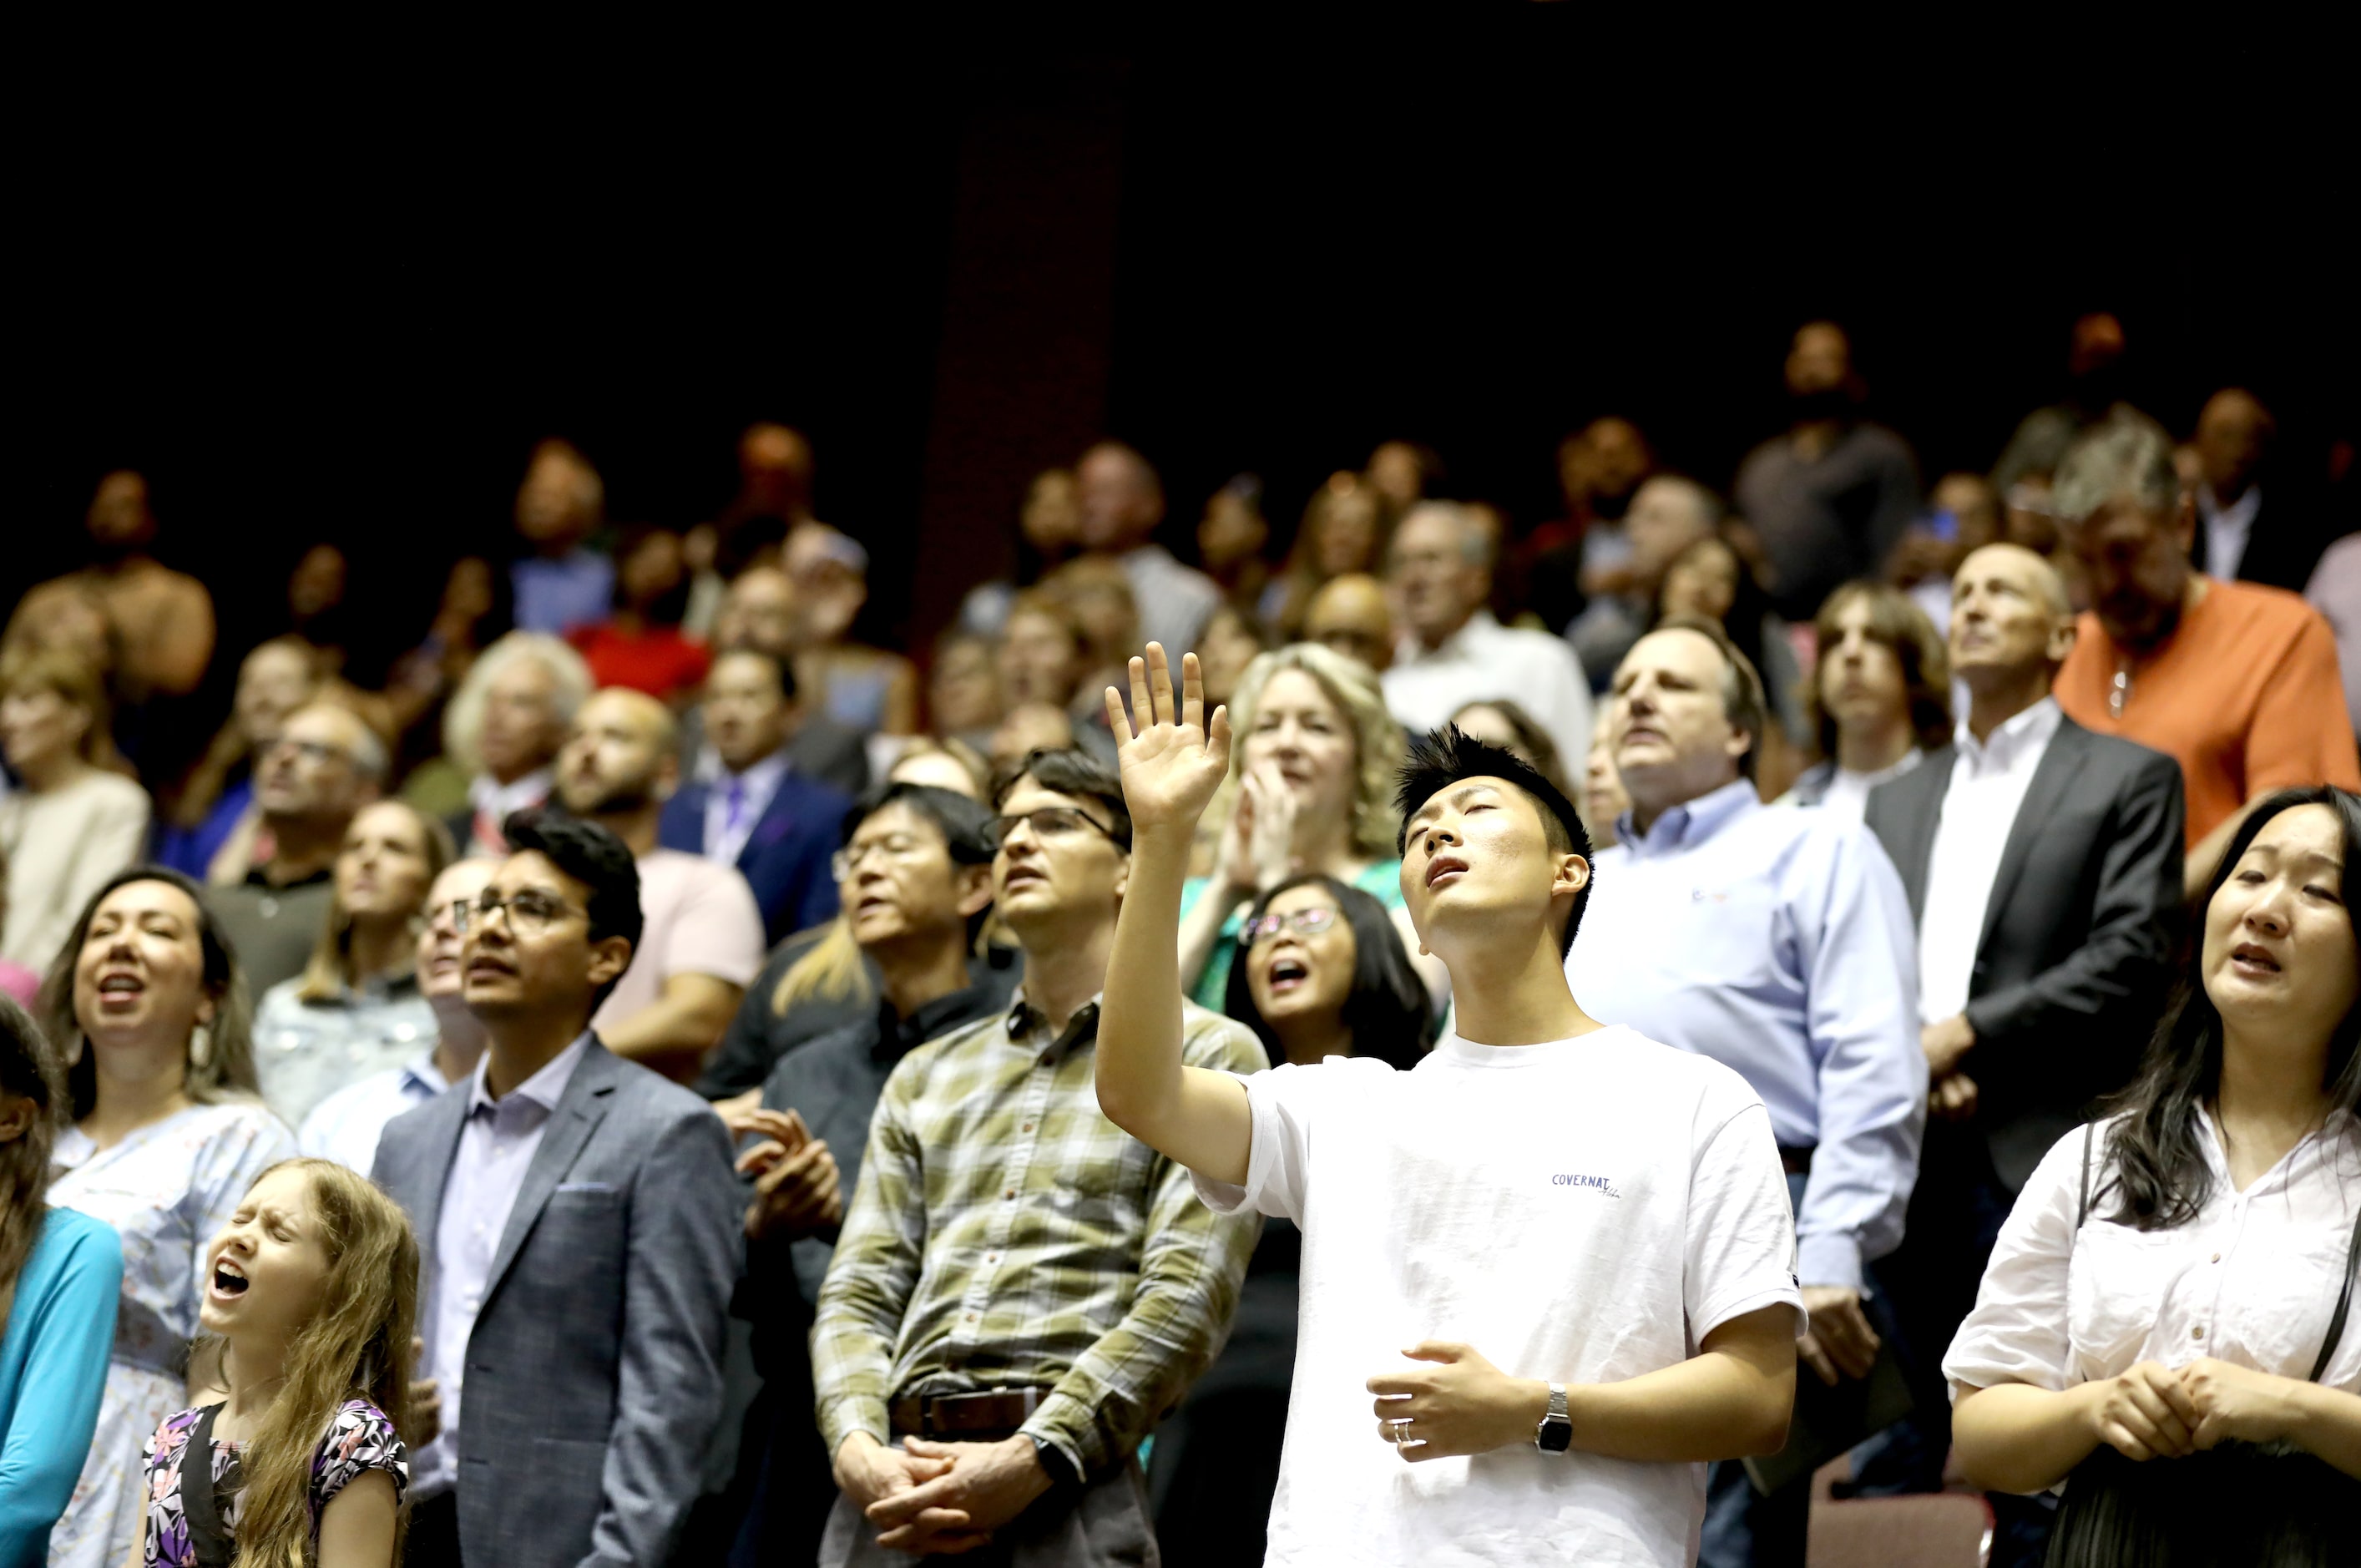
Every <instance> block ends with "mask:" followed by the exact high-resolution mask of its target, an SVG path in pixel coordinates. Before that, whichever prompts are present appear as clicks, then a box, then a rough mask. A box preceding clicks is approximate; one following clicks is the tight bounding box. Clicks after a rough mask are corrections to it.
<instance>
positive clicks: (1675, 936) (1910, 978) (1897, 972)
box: [1566, 779, 1927, 1290]
mask: <svg viewBox="0 0 2361 1568" xmlns="http://www.w3.org/2000/svg"><path fill="white" fill-rule="evenodd" d="M1621 833H1622V837H1623V844H1622V846H1619V847H1617V848H1615V849H1611V850H1600V851H1599V852H1598V857H1597V862H1596V866H1595V876H1594V885H1593V887H1592V890H1591V894H1590V903H1589V906H1588V908H1587V910H1586V911H1585V912H1584V914H1583V917H1582V929H1581V930H1580V932H1579V933H1577V934H1576V938H1575V942H1574V951H1573V952H1572V954H1571V955H1569V957H1568V958H1567V960H1566V978H1567V980H1568V981H1571V982H1572V984H1573V986H1574V994H1575V997H1576V1000H1577V1001H1578V1002H1580V1003H1581V1004H1582V1007H1583V1010H1584V1011H1585V1012H1587V1013H1588V1014H1590V1015H1591V1016H1592V1017H1594V1018H1597V1019H1598V1020H1599V1021H1600V1022H1601V1023H1606V1024H1629V1025H1631V1026H1632V1027H1633V1028H1636V1029H1638V1030H1639V1031H1640V1032H1641V1033H1642V1034H1643V1035H1646V1036H1650V1037H1651V1038H1653V1039H1658V1040H1662V1041H1664V1043H1665V1044H1667V1045H1671V1046H1677V1047H1680V1048H1681V1049H1683V1050H1689V1051H1696V1052H1697V1053H1698V1054H1699V1055H1702V1056H1709V1057H1711V1058H1714V1059H1715V1060H1716V1061H1719V1062H1721V1063H1723V1064H1724V1065H1726V1066H1728V1067H1730V1068H1732V1069H1736V1070H1737V1071H1738V1073H1739V1074H1740V1075H1741V1076H1742V1077H1743V1078H1744V1079H1745V1080H1746V1081H1747V1082H1748V1083H1750V1084H1752V1086H1753V1088H1754V1091H1755V1092H1756V1093H1757V1094H1760V1095H1761V1096H1763V1104H1764V1105H1766V1106H1767V1107H1769V1109H1770V1112H1771V1125H1772V1129H1773V1132H1774V1133H1775V1134H1776V1135H1777V1136H1778V1139H1779V1143H1780V1145H1781V1146H1782V1147H1786V1148H1798V1149H1804V1148H1808V1149H1812V1150H1813V1151H1814V1152H1813V1157H1812V1171H1811V1179H1810V1181H1809V1184H1808V1185H1807V1186H1806V1189H1805V1191H1804V1201H1803V1204H1802V1206H1801V1208H1800V1209H1798V1210H1797V1212H1796V1215H1795V1239H1796V1248H1797V1261H1798V1266H1799V1272H1800V1273H1801V1274H1802V1276H1803V1282H1804V1283H1805V1284H1806V1285H1833V1286H1842V1287H1846V1288H1851V1289H1856V1290H1859V1289H1864V1288H1865V1284H1864V1279H1863V1273H1862V1268H1863V1265H1864V1264H1866V1263H1867V1262H1868V1261H1869V1260H1870V1259H1872V1258H1875V1257H1878V1256H1881V1255H1883V1254H1885V1253H1888V1252H1891V1251H1893V1250H1894V1246H1895V1245H1897V1244H1898V1243H1899V1242H1900V1241H1901V1239H1902V1217H1903V1211H1904V1210H1905V1208H1906V1207H1907V1206H1908V1204H1909V1201H1910V1189H1911V1185H1912V1183H1913V1182H1914V1181H1916V1179H1917V1171H1918V1138H1919V1134H1920V1132H1921V1131H1922V1130H1923V1128H1924V1126H1925V1124H1926V1114H1927V1058H1926V1056H1925V1054H1924V1053H1923V1052H1922V1051H1921V1050H1920V1048H1919V1044H1918V1004H1917V997H1916V991H1917V964H1916V958H1915V956H1914V949H1913V946H1912V939H1911V928H1910V905H1909V900H1908V899H1907V897H1905V894H1904V893H1903V891H1902V879H1901V877H1900V876H1899V875H1897V874H1896V873H1895V872H1894V864H1893V862H1892V861H1889V860H1887V859H1886V856H1885V851H1884V850H1883V849H1881V848H1879V847H1878V843H1877V840H1876V839H1873V838H1872V837H1871V836H1870V833H1869V830H1868V829H1867V828H1863V827H1861V825H1860V824H1859V823H1854V822H1845V821H1840V820H1838V819H1835V818H1832V817H1829V816H1828V814H1826V813H1824V812H1817V811H1774V810H1766V809H1765V808H1764V807H1763V804H1762V802H1761V801H1760V800H1759V799H1758V798H1757V797H1756V795H1755V793H1754V786H1753V785H1752V784H1750V783H1748V782H1747V781H1745V780H1743V779H1741V780H1739V781H1738V782H1737V783H1735V784H1727V785H1724V786H1723V787H1722V788H1720V789H1718V790H1715V791H1713V792H1712V793H1711V794H1709V795H1700V796H1698V797H1697V799H1696V800H1693V801H1690V802H1688V803H1687V804H1686V805H1685V806H1675V807H1673V808H1672V809H1671V810H1669V811H1667V812H1665V813H1664V815H1663V816H1661V817H1658V818H1657V819H1656V821H1655V822H1654V823H1653V825H1652V826H1651V827H1650V828H1649V829H1648V831H1647V832H1646V833H1645V834H1644V835H1642V834H1639V833H1636V832H1635V831H1634V830H1633V827H1632V823H1631V817H1630V816H1629V814H1626V816H1625V817H1624V818H1623V821H1622V824H1621Z"/></svg>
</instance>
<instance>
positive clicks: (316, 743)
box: [270, 736, 352, 762]
mask: <svg viewBox="0 0 2361 1568" xmlns="http://www.w3.org/2000/svg"><path fill="white" fill-rule="evenodd" d="M270 749H271V750H272V751H292V752H294V753H295V754H296V755H297V756H299V757H301V758H302V759H303V760H304V761H305V762H350V761H352V753H351V752H350V751H346V750H345V749H344V748H343V747H342V746H331V745H329V744H328V743H327V742H326V741H324V740H294V739H292V738H291V737H288V736H281V737H280V738H279V739H278V740H274V741H272V742H271V745H270Z"/></svg>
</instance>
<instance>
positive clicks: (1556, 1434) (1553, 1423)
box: [1533, 1383, 1574, 1453]
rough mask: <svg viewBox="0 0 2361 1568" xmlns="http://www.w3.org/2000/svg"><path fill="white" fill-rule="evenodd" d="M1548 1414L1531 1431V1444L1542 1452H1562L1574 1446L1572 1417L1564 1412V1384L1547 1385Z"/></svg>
mask: <svg viewBox="0 0 2361 1568" xmlns="http://www.w3.org/2000/svg"><path fill="white" fill-rule="evenodd" d="M1549 1388H1550V1402H1549V1414H1548V1415H1545V1416H1543V1418H1542V1424H1541V1425H1540V1427H1538V1428H1537V1429H1535V1431H1534V1432H1533V1446H1534V1447H1535V1448H1538V1449H1540V1450H1541V1451H1542V1452H1543V1453H1565V1451H1566V1450H1567V1449H1569V1448H1572V1447H1573V1446H1574V1418H1573V1417H1571V1416H1569V1415H1567V1414H1566V1413H1565V1384H1563V1383H1553V1384H1551V1385H1550V1386H1549Z"/></svg>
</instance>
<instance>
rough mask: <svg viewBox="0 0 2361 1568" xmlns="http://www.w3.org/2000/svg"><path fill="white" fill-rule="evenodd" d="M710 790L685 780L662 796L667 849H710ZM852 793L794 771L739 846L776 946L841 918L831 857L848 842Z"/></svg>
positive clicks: (766, 931)
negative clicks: (846, 823) (676, 789)
mask: <svg viewBox="0 0 2361 1568" xmlns="http://www.w3.org/2000/svg"><path fill="white" fill-rule="evenodd" d="M711 794H712V791H711V790H710V789H709V788H708V786H706V785H704V784H685V785H683V786H682V788H681V790H680V793H679V794H677V795H674V796H673V797H672V798H671V799H670V800H668V801H666V802H664V815H663V817H661V818H660V819H659V821H658V822H657V825H656V839H657V841H658V842H659V843H661V844H663V845H664V848H665V849H667V850H686V852H687V853H689V854H692V855H701V854H703V853H705V803H706V800H707V799H708V797H709V796H710V795H711ZM851 808H852V801H851V797H849V796H847V795H840V794H839V793H837V792H836V791H835V790H832V789H830V788H829V787H828V786H827V785H826V784H814V783H812V782H811V781H810V780H809V779H805V778H798V777H797V776H796V775H795V774H794V773H789V774H787V776H786V777H785V778H783V779H781V780H780V781H779V793H778V794H776V795H773V796H772V797H771V804H770V805H769V806H767V807H766V808H764V810H763V815H762V817H760V818H759V819H758V820H756V822H755V824H754V831H753V832H752V834H750V835H748V837H747V839H746V847H745V848H744V849H743V850H740V851H739V852H738V870H739V872H741V874H742V875H743V876H744V877H745V879H746V885H747V886H748V887H751V888H752V889H753V890H754V902H755V903H756V904H757V905H760V906H761V907H762V911H763V939H764V940H765V941H768V942H771V943H773V944H776V943H778V942H780V941H782V940H784V939H785V938H788V937H791V936H793V935H795V934H796V932H797V931H801V930H804V929H805V928H807V927H812V926H817V925H818V924H820V922H822V921H824V920H833V919H835V918H836V875H835V873H834V872H832V871H831V870H830V869H829V861H830V860H831V859H832V858H833V857H834V856H835V854H836V851H837V848H838V846H839V845H840V844H841V843H842V841H843V835H844V814H845V813H846V812H847V811H850V810H851Z"/></svg>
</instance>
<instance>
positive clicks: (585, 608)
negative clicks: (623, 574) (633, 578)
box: [509, 548, 615, 637]
mask: <svg viewBox="0 0 2361 1568" xmlns="http://www.w3.org/2000/svg"><path fill="white" fill-rule="evenodd" d="M509 583H510V586H511V587H512V588H514V589H515V593H516V629H517V630H519V631H546V632H548V633H549V634H550V635H551V636H553V637H563V636H564V635H566V633H567V632H568V631H571V630H573V629H574V628H576V627H577V626H597V625H599V624H601V623H603V622H604V621H605V620H607V618H608V617H609V616H611V615H613V614H614V613H615V563H614V561H613V560H612V559H611V558H609V557H608V556H606V555H602V554H599V553H598V551H596V550H591V549H588V548H579V549H576V550H575V551H573V552H572V553H570V554H566V555H564V556H562V557H560V558H559V559H557V560H555V561H551V560H545V559H544V558H543V557H541V556H538V555H528V556H526V557H524V558H523V559H522V560H521V561H519V562H517V563H516V564H515V565H512V566H511V567H510V568H509Z"/></svg>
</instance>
